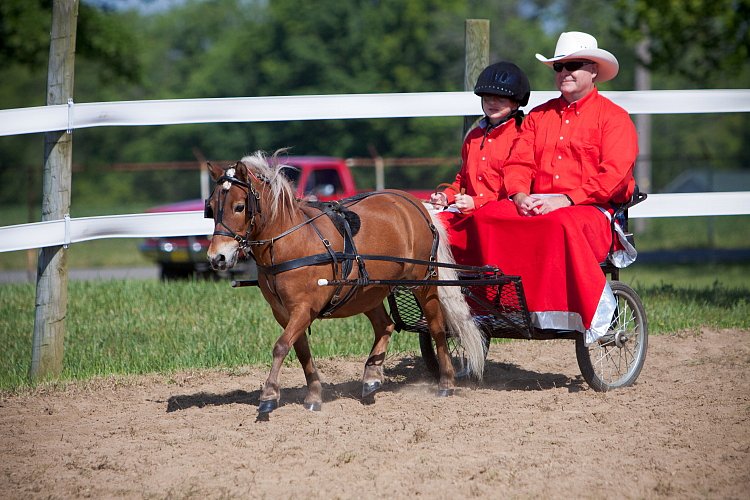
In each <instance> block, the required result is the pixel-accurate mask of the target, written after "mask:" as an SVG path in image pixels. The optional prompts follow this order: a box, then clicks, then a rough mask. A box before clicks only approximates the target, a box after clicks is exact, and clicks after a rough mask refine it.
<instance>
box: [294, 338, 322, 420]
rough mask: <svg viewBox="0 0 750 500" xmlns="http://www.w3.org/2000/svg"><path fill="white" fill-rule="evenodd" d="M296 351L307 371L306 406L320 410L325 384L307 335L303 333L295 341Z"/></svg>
mask: <svg viewBox="0 0 750 500" xmlns="http://www.w3.org/2000/svg"><path fill="white" fill-rule="evenodd" d="M294 352H296V353H297V358H298V359H299V363H300V364H301V365H302V370H303V371H304V372H305V380H307V396H305V402H304V406H305V408H306V409H308V410H310V411H320V407H321V405H322V404H323V386H322V385H321V383H320V376H319V375H318V369H317V368H316V367H315V363H314V362H313V358H312V354H311V353H310V344H308V342H307V335H305V334H302V336H301V337H300V338H299V339H297V342H295V343H294Z"/></svg>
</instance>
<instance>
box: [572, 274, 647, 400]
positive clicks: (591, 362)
mask: <svg viewBox="0 0 750 500" xmlns="http://www.w3.org/2000/svg"><path fill="white" fill-rule="evenodd" d="M610 286H611V287H612V292H613V293H614V295H615V300H616V302H617V306H616V308H615V312H614V314H613V315H612V322H611V324H610V327H609V331H608V332H607V334H606V335H604V337H602V338H601V339H599V341H598V342H594V343H593V344H592V345H590V346H586V343H585V342H584V339H583V335H581V336H579V337H578V338H576V358H577V359H578V367H579V368H580V369H581V374H582V375H583V378H584V379H585V380H586V382H587V383H588V384H589V386H590V387H591V388H592V389H594V390H595V391H598V392H606V391H609V390H611V389H617V388H618V387H627V386H630V385H633V383H634V382H635V380H636V379H637V378H638V375H639V374H640V373H641V369H642V368H643V363H644V362H645V361H646V350H647V349H648V323H647V322H646V310H645V309H644V308H643V303H642V302H641V299H640V297H638V294H637V293H636V292H635V290H633V289H632V288H630V287H629V286H628V285H626V284H625V283H621V282H619V281H612V282H611V283H610Z"/></svg>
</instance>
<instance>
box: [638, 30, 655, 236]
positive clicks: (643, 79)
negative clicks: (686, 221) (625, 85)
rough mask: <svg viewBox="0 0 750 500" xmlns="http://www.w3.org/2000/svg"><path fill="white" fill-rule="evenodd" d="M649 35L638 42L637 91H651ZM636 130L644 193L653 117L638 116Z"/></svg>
mask: <svg viewBox="0 0 750 500" xmlns="http://www.w3.org/2000/svg"><path fill="white" fill-rule="evenodd" d="M649 40H650V39H649V37H648V34H647V33H646V38H644V39H643V40H642V41H640V42H638V45H637V46H636V53H637V55H638V58H639V59H640V61H642V62H643V63H641V62H636V65H635V90H651V71H650V70H649V69H648V67H647V66H645V65H646V64H649V63H650V62H651V51H650V42H649ZM635 128H636V129H637V130H638V159H637V160H636V162H635V181H636V182H637V183H638V187H639V188H640V190H641V191H643V192H644V193H650V192H651V191H652V185H651V115H636V116H635ZM634 228H635V230H636V232H642V231H645V230H646V220H645V219H636V220H635V226H634Z"/></svg>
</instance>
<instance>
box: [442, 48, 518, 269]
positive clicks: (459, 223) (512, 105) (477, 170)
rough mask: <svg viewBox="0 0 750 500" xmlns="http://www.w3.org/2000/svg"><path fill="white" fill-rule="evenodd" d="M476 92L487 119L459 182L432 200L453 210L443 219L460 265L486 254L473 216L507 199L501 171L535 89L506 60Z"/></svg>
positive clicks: (473, 134) (466, 149)
mask: <svg viewBox="0 0 750 500" xmlns="http://www.w3.org/2000/svg"><path fill="white" fill-rule="evenodd" d="M474 93H475V94H476V95H478V96H480V97H481V98H482V111H483V112H484V117H483V118H482V119H481V120H480V121H479V125H478V126H477V127H475V128H473V129H472V130H471V131H469V133H468V134H467V136H466V138H465V139H464V143H463V147H462V148H461V159H462V164H461V170H460V171H459V172H458V174H457V175H456V179H455V180H454V181H453V183H452V184H450V185H449V186H448V187H447V188H446V189H445V190H444V191H442V192H437V193H433V195H432V197H431V199H430V201H431V202H432V203H433V204H434V205H435V206H437V207H442V208H448V207H450V208H449V209H448V210H446V211H443V212H442V213H441V214H440V218H441V219H442V220H443V223H444V225H445V226H446V229H447V230H448V237H449V239H450V243H451V247H452V249H453V253H454V257H455V258H456V262H459V263H461V264H475V265H478V264H481V255H480V254H479V253H478V252H477V247H476V246H475V245H472V244H471V242H472V241H474V237H473V235H472V234H471V229H472V227H471V225H470V224H469V223H468V219H470V217H468V216H470V215H471V214H472V213H474V211H475V210H477V209H479V208H481V207H482V206H484V205H485V204H486V203H488V202H490V201H497V200H498V199H500V198H505V197H506V193H505V190H504V189H503V176H502V169H503V166H504V165H505V161H506V160H507V158H508V154H509V153H510V149H511V146H512V145H513V142H514V141H515V140H516V138H517V137H518V134H519V132H520V130H521V121H522V119H523V111H521V110H520V109H519V108H521V107H523V106H525V105H526V104H528V102H529V96H530V95H531V91H530V86H529V79H528V78H527V77H526V74H525V73H524V72H523V71H522V70H521V68H519V67H518V66H516V65H515V64H513V63H510V62H505V61H503V62H498V63H495V64H492V65H490V66H488V67H486V68H485V69H484V70H483V71H482V73H481V74H480V75H479V78H477V83H476V85H475V86H474Z"/></svg>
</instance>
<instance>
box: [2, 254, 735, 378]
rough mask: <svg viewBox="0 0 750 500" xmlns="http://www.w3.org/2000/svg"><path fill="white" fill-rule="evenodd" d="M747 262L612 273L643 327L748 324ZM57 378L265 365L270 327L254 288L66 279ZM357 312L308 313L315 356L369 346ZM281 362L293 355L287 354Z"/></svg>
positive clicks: (8, 361)
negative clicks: (639, 303)
mask: <svg viewBox="0 0 750 500" xmlns="http://www.w3.org/2000/svg"><path fill="white" fill-rule="evenodd" d="M749 272H750V264H738V265H731V266H717V265H703V266H658V267H657V266H638V265H635V266H633V268H631V269H627V270H625V271H624V272H623V273H622V280H623V281H625V282H627V283H629V284H631V285H632V286H633V287H634V288H635V289H636V290H637V291H638V293H639V294H640V295H641V298H642V299H643V302H644V305H645V307H646V311H647V315H648V321H649V326H650V332H651V333H652V334H660V333H671V332H677V331H684V330H693V331H698V330H699V329H700V328H703V327H710V328H738V329H743V330H748V329H750V285H748V283H747V281H746V279H745V277H746V276H747V275H748V273H749ZM68 293H69V296H68V314H67V320H66V331H67V333H66V339H65V358H64V367H63V373H62V375H61V377H60V378H61V380H81V379H88V378H91V377H96V376H105V375H111V374H143V373H156V372H158V373H170V372H173V371H175V370H182V369H194V368H208V367H225V368H233V367H239V366H247V365H267V364H268V363H270V360H271V349H272V346H273V343H274V342H275V340H276V338H277V337H278V335H279V334H280V333H281V329H280V327H279V326H278V325H277V324H276V322H275V321H274V319H273V316H272V315H271V312H270V308H269V306H268V305H267V304H266V302H265V301H264V300H263V299H262V297H261V296H260V293H259V291H258V290H257V289H256V288H242V289H233V288H231V287H230V286H229V284H228V283H227V282H224V281H221V282H210V281H181V282H180V281H178V282H170V283H164V282H160V281H156V280H149V281H137V280H129V281H122V280H116V281H73V282H70V283H69V287H68ZM34 296H35V287H34V285H33V284H30V283H20V284H3V285H0V337H1V338H2V342H3V356H2V360H1V361H0V390H15V389H18V388H22V387H25V386H27V385H28V370H29V365H30V361H31V341H32V332H33V327H34V325H33V323H34ZM372 340H373V337H372V331H371V328H370V326H369V323H368V322H367V320H366V318H364V316H362V315H359V316H355V317H353V318H347V319H338V320H326V321H316V322H315V323H313V328H312V336H311V338H310V344H311V347H312V350H313V355H314V356H315V357H330V356H357V357H361V358H362V361H363V362H364V358H365V356H366V354H367V352H368V351H369V349H370V347H371V344H372ZM390 352H391V353H397V352H409V353H415V355H416V353H418V342H417V336H416V334H413V333H406V332H402V333H397V334H395V335H394V336H393V339H392V342H391V347H390ZM288 362H289V363H295V362H296V358H295V357H294V355H293V354H292V355H291V356H290V357H289V359H288Z"/></svg>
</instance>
